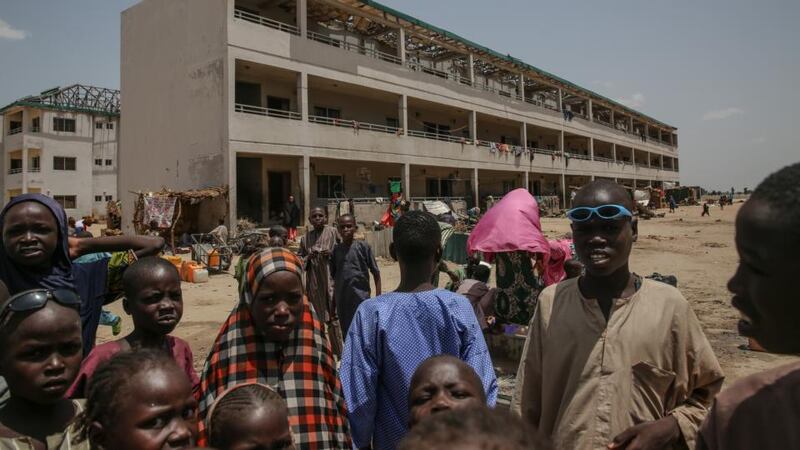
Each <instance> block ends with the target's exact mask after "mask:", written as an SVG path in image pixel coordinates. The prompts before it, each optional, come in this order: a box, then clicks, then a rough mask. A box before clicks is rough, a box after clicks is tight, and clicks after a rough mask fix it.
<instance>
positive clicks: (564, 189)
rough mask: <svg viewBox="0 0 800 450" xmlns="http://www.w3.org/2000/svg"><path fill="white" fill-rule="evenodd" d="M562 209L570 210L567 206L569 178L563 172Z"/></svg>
mask: <svg viewBox="0 0 800 450" xmlns="http://www.w3.org/2000/svg"><path fill="white" fill-rule="evenodd" d="M561 209H569V205H568V204H567V176H566V175H565V174H564V172H563V171H562V172H561Z"/></svg>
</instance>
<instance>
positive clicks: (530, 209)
mask: <svg viewBox="0 0 800 450" xmlns="http://www.w3.org/2000/svg"><path fill="white" fill-rule="evenodd" d="M467 250H468V251H469V253H470V254H472V253H474V252H481V253H483V255H484V257H485V258H486V259H487V260H489V261H491V260H496V262H497V297H496V299H495V304H494V310H495V315H496V317H497V319H498V321H499V322H500V323H514V324H518V325H527V324H528V323H529V322H530V320H531V317H532V316H533V311H534V310H535V309H536V302H537V300H538V298H539V292H541V290H542V289H544V287H545V284H544V279H543V277H542V272H543V269H542V268H541V266H539V275H537V274H536V273H535V272H534V266H536V265H537V262H538V261H547V258H548V256H549V255H550V244H549V243H548V242H547V239H546V238H545V237H544V235H543V234H542V226H541V223H540V221H539V205H538V204H537V203H536V199H535V198H533V196H532V195H531V194H530V193H529V192H528V191H527V190H525V189H516V190H514V191H511V192H509V193H508V194H507V195H506V196H505V197H503V199H502V200H500V201H499V202H498V203H497V204H496V205H494V206H493V207H492V208H491V209H490V210H489V211H487V212H486V215H484V216H483V218H481V220H480V222H478V225H477V226H476V227H475V229H474V230H473V231H472V233H471V234H470V236H469V239H468V240H467Z"/></svg>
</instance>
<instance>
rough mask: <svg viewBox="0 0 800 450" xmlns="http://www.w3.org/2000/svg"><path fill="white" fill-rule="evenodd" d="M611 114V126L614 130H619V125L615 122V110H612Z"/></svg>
mask: <svg viewBox="0 0 800 450" xmlns="http://www.w3.org/2000/svg"><path fill="white" fill-rule="evenodd" d="M610 113H611V126H612V127H614V129H615V130H616V129H617V123H616V122H614V110H613V109H612V110H610Z"/></svg>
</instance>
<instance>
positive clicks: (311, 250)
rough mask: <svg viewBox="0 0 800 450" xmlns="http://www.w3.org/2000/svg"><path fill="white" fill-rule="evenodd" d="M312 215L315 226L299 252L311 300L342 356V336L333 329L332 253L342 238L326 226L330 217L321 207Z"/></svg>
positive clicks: (302, 240) (311, 218)
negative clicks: (302, 260)
mask: <svg viewBox="0 0 800 450" xmlns="http://www.w3.org/2000/svg"><path fill="white" fill-rule="evenodd" d="M310 216H311V217H310V218H309V222H311V226H312V227H313V229H312V230H311V231H309V232H308V233H306V234H305V236H303V237H301V238H300V250H299V251H298V252H297V254H298V255H299V256H300V257H302V258H304V265H305V270H306V294H307V295H308V299H309V300H311V304H312V305H314V310H315V311H316V312H317V316H318V317H319V319H320V320H321V321H322V323H324V324H325V325H326V327H327V328H328V332H329V334H328V336H329V338H330V339H331V345H332V346H333V349H334V350H333V352H334V353H335V354H336V355H340V354H341V353H342V347H341V339H342V337H341V333H337V332H335V329H334V328H333V326H334V324H333V318H334V317H333V316H334V315H335V314H336V311H335V310H334V309H333V304H332V302H331V299H332V297H333V292H332V291H333V289H332V288H333V281H332V280H331V273H330V260H331V252H333V246H334V245H336V242H338V240H339V237H338V236H337V234H336V230H334V229H333V228H332V227H329V226H327V217H326V216H325V211H323V210H322V208H313V209H312V210H311V213H310ZM331 333H332V334H331Z"/></svg>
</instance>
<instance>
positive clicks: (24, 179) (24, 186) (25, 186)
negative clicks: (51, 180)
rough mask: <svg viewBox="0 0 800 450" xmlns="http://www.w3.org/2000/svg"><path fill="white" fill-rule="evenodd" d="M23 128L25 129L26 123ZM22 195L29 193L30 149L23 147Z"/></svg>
mask: <svg viewBox="0 0 800 450" xmlns="http://www.w3.org/2000/svg"><path fill="white" fill-rule="evenodd" d="M22 126H23V127H25V123H23V124H22ZM92 128H94V124H92ZM22 193H23V194H27V193H28V147H25V146H23V147H22Z"/></svg>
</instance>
